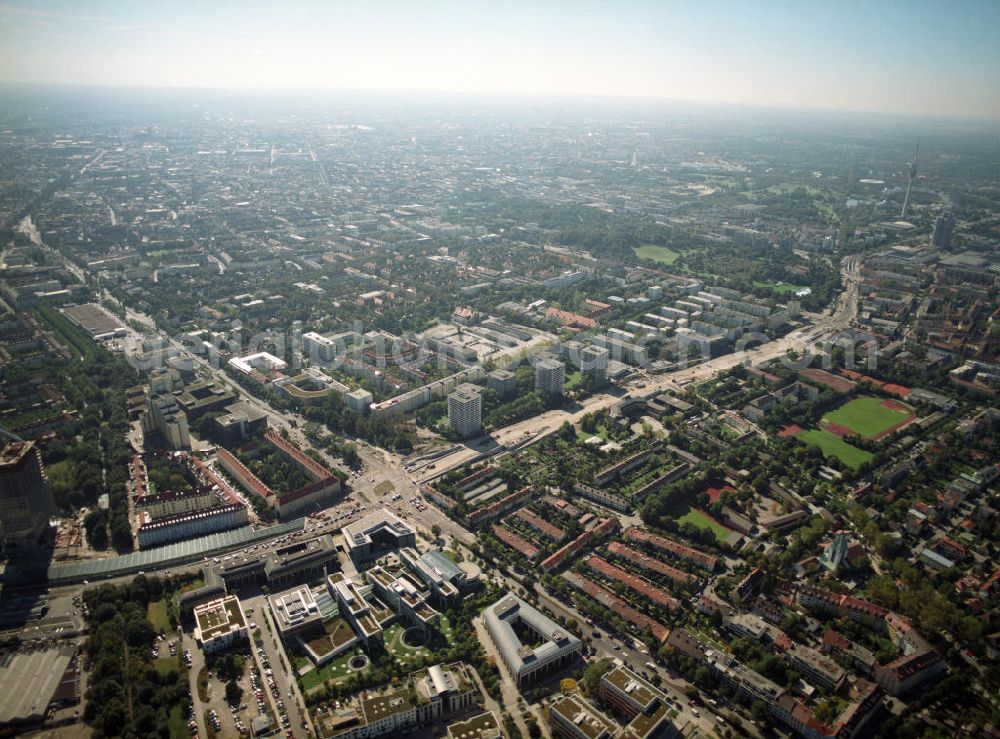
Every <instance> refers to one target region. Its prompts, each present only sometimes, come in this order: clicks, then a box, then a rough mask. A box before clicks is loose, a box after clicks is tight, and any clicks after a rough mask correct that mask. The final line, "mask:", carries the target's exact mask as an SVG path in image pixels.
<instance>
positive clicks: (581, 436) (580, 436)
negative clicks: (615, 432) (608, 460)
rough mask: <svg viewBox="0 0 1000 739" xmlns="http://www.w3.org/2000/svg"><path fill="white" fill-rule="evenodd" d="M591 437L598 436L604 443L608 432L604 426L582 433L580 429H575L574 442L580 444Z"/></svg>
mask: <svg viewBox="0 0 1000 739" xmlns="http://www.w3.org/2000/svg"><path fill="white" fill-rule="evenodd" d="M591 436H599V437H600V438H602V439H603V440H604V441H607V440H608V430H607V429H606V428H604V426H598V427H597V428H596V429H594V430H593V431H592V432H587V431H584V430H583V429H582V428H579V427H577V429H576V440H577V441H578V442H580V443H581V444H582V443H583V442H585V441H586V440H587V439H589V438H590V437H591Z"/></svg>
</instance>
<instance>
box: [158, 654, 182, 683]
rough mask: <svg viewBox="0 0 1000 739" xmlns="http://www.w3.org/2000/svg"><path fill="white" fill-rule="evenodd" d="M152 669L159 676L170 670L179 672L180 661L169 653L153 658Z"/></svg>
mask: <svg viewBox="0 0 1000 739" xmlns="http://www.w3.org/2000/svg"><path fill="white" fill-rule="evenodd" d="M153 669H155V670H156V673H157V674H158V675H160V676H161V677H162V676H163V675H166V674H167V673H169V672H170V671H171V670H173V671H174V672H177V673H179V672H180V671H181V663H180V660H178V659H177V657H171V656H170V655H169V654H168V655H167V656H166V657H157V658H156V659H154V660H153Z"/></svg>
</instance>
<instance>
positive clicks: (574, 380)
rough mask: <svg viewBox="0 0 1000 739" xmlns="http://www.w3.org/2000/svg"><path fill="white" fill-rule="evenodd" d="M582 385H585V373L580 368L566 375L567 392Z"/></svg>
mask: <svg viewBox="0 0 1000 739" xmlns="http://www.w3.org/2000/svg"><path fill="white" fill-rule="evenodd" d="M581 385H583V373H582V372H581V371H580V370H574V371H573V372H570V373H569V374H568V375H566V385H565V388H566V392H569V391H570V390H576V389H577V388H578V387H580V386H581Z"/></svg>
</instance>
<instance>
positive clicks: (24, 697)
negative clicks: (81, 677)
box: [0, 648, 73, 726]
mask: <svg viewBox="0 0 1000 739" xmlns="http://www.w3.org/2000/svg"><path fill="white" fill-rule="evenodd" d="M72 659H73V650H72V649H67V648H63V649H47V650H45V651H44V652H30V653H23V652H19V653H18V654H15V655H12V656H10V657H8V658H7V659H4V660H0V685H2V686H3V690H0V726H3V725H5V724H8V723H15V722H28V721H35V720H40V719H41V718H42V717H44V715H45V710H46V709H47V708H48V706H49V703H50V702H51V701H52V697H53V696H54V695H55V693H56V690H57V689H58V688H59V683H60V682H61V681H62V676H63V674H64V673H65V672H66V669H67V668H68V667H69V665H70V662H71V661H72Z"/></svg>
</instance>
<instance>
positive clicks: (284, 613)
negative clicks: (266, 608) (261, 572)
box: [267, 585, 323, 639]
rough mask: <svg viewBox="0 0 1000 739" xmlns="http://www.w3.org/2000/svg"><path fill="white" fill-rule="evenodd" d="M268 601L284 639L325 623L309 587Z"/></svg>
mask: <svg viewBox="0 0 1000 739" xmlns="http://www.w3.org/2000/svg"><path fill="white" fill-rule="evenodd" d="M267 600H268V603H269V604H270V606H271V613H272V614H274V620H275V623H277V625H278V631H279V633H280V634H281V638H282V639H285V638H287V637H288V636H291V635H292V634H297V633H299V632H301V631H307V630H308V629H311V628H312V627H314V626H320V625H321V624H322V623H323V615H322V614H321V613H320V610H319V605H318V604H317V603H316V598H315V597H313V594H312V591H311V590H310V589H309V586H308V585H302V586H300V587H297V588H292V589H291V590H286V591H285V592H283V593H277V594H275V595H272V596H270V597H269V598H268V599H267Z"/></svg>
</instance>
